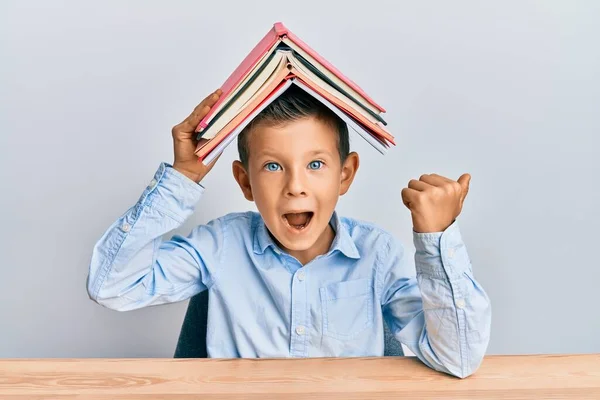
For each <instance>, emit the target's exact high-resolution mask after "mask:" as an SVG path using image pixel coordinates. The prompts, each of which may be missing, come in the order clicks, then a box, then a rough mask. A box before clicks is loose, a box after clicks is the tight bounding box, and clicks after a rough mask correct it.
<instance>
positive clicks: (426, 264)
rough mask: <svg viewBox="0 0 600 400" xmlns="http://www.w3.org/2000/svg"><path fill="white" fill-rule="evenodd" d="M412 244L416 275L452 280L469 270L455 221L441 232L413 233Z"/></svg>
mask: <svg viewBox="0 0 600 400" xmlns="http://www.w3.org/2000/svg"><path fill="white" fill-rule="evenodd" d="M413 242H414V245H415V250H416V253H415V267H416V270H417V273H418V274H422V275H425V276H428V277H431V278H439V279H450V280H453V279H456V278H458V277H460V276H461V275H462V274H463V273H464V272H466V271H470V269H471V263H470V261H469V257H468V255H467V251H466V247H465V244H464V242H463V240H462V235H461V233H460V229H459V226H458V222H457V221H454V222H453V223H452V224H451V225H450V226H449V227H448V228H446V230H445V231H443V232H432V233H418V232H413Z"/></svg>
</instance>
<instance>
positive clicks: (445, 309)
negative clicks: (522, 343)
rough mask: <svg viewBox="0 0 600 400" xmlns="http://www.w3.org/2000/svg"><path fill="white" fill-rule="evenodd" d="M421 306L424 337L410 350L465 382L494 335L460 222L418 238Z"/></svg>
mask: <svg viewBox="0 0 600 400" xmlns="http://www.w3.org/2000/svg"><path fill="white" fill-rule="evenodd" d="M415 247H416V253H415V265H416V269H417V281H418V285H419V290H420V292H421V297H422V301H423V315H422V316H421V317H418V318H417V320H418V319H421V320H422V324H423V328H422V332H421V333H420V335H419V336H418V340H417V341H416V342H415V343H413V345H412V346H411V345H409V347H411V349H412V350H413V351H414V352H415V353H416V354H417V355H419V356H420V358H421V359H423V360H424V362H427V363H429V364H430V365H431V366H432V367H433V368H435V369H438V370H442V371H444V372H448V373H450V374H452V375H455V376H459V377H465V376H468V375H470V374H472V373H473V372H474V371H475V370H477V368H478V367H479V365H480V363H481V361H482V360H483V356H484V354H485V351H486V349H487V345H488V342H489V336H490V324H491V306H490V301H489V298H488V296H487V294H486V293H485V291H484V290H483V288H482V287H481V285H480V284H479V283H478V282H477V281H476V280H475V279H474V277H473V273H472V268H471V263H470V260H469V256H468V254H467V250H466V247H465V245H464V243H463V241H462V239H461V236H460V232H459V229H458V226H457V225H456V223H454V224H453V225H451V226H450V227H449V228H448V229H447V230H446V231H445V232H444V233H443V234H441V235H440V234H415Z"/></svg>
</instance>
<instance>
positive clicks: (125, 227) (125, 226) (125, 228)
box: [121, 222, 131, 232]
mask: <svg viewBox="0 0 600 400" xmlns="http://www.w3.org/2000/svg"><path fill="white" fill-rule="evenodd" d="M121 229H122V230H123V232H129V231H130V230H131V225H129V224H128V223H127V222H125V223H124V224H123V226H121Z"/></svg>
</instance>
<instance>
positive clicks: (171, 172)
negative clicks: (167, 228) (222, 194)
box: [143, 162, 205, 222]
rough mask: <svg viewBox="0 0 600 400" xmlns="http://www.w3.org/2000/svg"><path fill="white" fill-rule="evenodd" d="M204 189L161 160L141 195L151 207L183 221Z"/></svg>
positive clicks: (192, 209) (190, 212)
mask: <svg viewBox="0 0 600 400" xmlns="http://www.w3.org/2000/svg"><path fill="white" fill-rule="evenodd" d="M204 191H205V188H204V186H202V185H201V184H199V183H196V182H194V181H192V180H191V179H190V178H188V177H187V176H185V175H183V174H182V173H181V172H178V171H177V170H176V169H174V168H173V166H172V165H171V164H168V163H165V162H163V163H161V164H160V166H159V167H158V170H157V171H156V173H155V174H154V177H153V178H152V180H151V181H150V183H149V185H148V186H147V187H146V190H145V191H144V192H145V193H144V195H143V196H144V197H146V198H147V201H148V203H149V204H151V205H152V207H155V208H157V209H159V210H160V211H163V212H164V213H165V214H168V215H169V216H171V217H173V218H174V219H176V220H178V221H179V222H183V221H184V220H185V219H187V218H188V217H189V216H190V215H191V214H192V213H193V212H194V209H195V207H196V204H197V203H198V201H199V200H200V198H201V197H202V194H203V193H204Z"/></svg>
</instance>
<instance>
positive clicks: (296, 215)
mask: <svg viewBox="0 0 600 400" xmlns="http://www.w3.org/2000/svg"><path fill="white" fill-rule="evenodd" d="M313 215H314V212H312V211H303V212H293V213H287V214H283V220H284V221H285V223H286V224H287V225H288V226H289V227H290V228H292V229H294V230H297V231H301V230H304V229H306V227H308V225H309V224H310V221H311V220H312V217H313Z"/></svg>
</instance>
